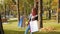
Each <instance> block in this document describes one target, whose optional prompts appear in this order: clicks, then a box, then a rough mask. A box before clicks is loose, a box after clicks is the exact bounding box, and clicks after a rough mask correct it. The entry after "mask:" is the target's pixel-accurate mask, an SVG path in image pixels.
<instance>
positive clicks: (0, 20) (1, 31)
mask: <svg viewBox="0 0 60 34" xmlns="http://www.w3.org/2000/svg"><path fill="white" fill-rule="evenodd" d="M0 34H4V31H3V25H2V19H1V14H0Z"/></svg>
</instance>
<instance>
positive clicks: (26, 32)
mask: <svg viewBox="0 0 60 34" xmlns="http://www.w3.org/2000/svg"><path fill="white" fill-rule="evenodd" d="M29 30H30V26H29V25H28V27H27V29H26V31H25V34H28V31H29ZM30 34H33V33H32V32H30Z"/></svg>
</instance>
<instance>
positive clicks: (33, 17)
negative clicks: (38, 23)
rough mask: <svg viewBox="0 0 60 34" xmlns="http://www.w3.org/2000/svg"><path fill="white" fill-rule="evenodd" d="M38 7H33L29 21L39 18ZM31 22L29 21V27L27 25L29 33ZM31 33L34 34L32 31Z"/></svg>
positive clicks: (26, 33)
mask: <svg viewBox="0 0 60 34" xmlns="http://www.w3.org/2000/svg"><path fill="white" fill-rule="evenodd" d="M37 14H38V13H37V9H36V8H32V12H31V14H30V16H29V22H30V21H31V20H32V21H33V20H38V16H37ZM29 22H28V27H27V29H26V31H25V34H28V31H29V30H30V24H29ZM30 34H33V33H32V32H30Z"/></svg>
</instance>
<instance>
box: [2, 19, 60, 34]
mask: <svg viewBox="0 0 60 34" xmlns="http://www.w3.org/2000/svg"><path fill="white" fill-rule="evenodd" d="M43 26H44V27H55V28H56V30H55V31H51V32H43V31H39V32H35V33H34V34H60V24H58V23H57V22H56V21H55V20H44V24H43ZM3 28H4V32H5V34H24V31H25V28H24V29H22V28H18V22H17V21H16V20H15V21H10V22H9V23H8V24H3ZM28 33H30V32H28Z"/></svg>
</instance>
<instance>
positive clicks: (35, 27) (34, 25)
mask: <svg viewBox="0 0 60 34" xmlns="http://www.w3.org/2000/svg"><path fill="white" fill-rule="evenodd" d="M37 22H38V21H37V20H34V21H30V30H31V32H37V31H38V23H37Z"/></svg>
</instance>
